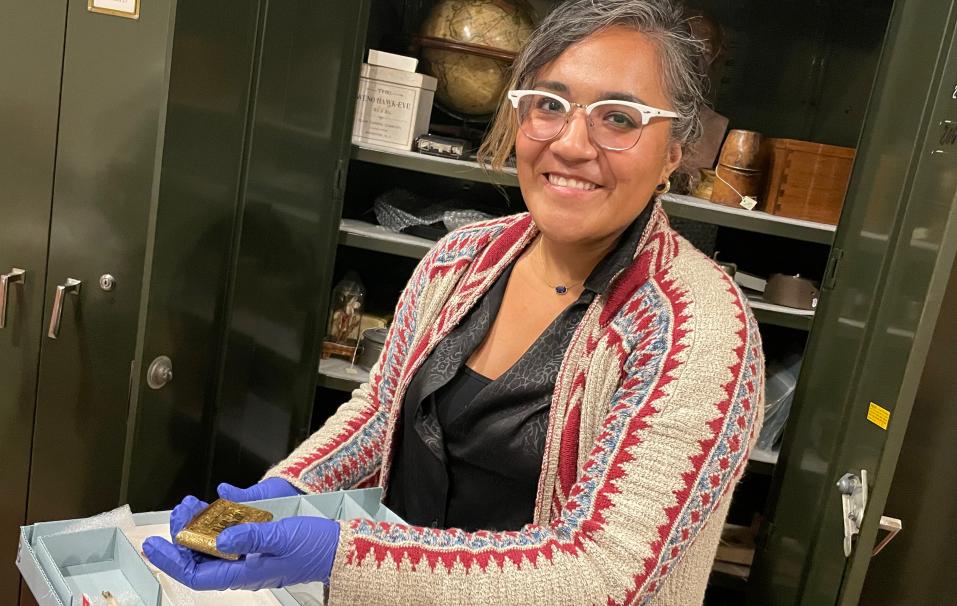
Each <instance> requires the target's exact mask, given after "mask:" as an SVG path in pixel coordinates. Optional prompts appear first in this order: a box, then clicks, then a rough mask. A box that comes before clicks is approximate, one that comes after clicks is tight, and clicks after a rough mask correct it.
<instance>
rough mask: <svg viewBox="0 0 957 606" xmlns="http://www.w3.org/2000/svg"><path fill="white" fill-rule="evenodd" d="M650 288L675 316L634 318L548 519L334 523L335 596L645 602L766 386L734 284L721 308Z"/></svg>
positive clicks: (754, 421)
mask: <svg viewBox="0 0 957 606" xmlns="http://www.w3.org/2000/svg"><path fill="white" fill-rule="evenodd" d="M656 288H658V292H659V294H660V298H661V300H662V301H664V303H663V306H664V307H668V306H669V305H670V306H671V308H670V311H668V312H663V319H662V318H659V319H658V320H657V321H655V322H643V323H641V330H642V331H643V332H642V333H641V334H640V335H639V336H638V338H637V339H636V341H637V345H636V346H635V348H634V349H633V351H631V353H629V354H628V357H627V362H626V364H625V366H624V369H623V374H624V376H623V379H622V382H621V384H620V387H619V388H618V390H617V392H616V393H615V395H614V397H613V399H612V402H611V406H610V409H609V412H608V414H607V416H606V417H605V418H604V420H603V424H602V429H601V432H600V433H599V435H598V436H597V438H596V440H595V442H594V445H593V448H592V450H591V451H590V454H589V456H588V457H587V459H586V461H585V463H584V464H583V465H582V466H581V468H580V469H579V472H578V476H577V480H576V482H575V484H574V485H573V486H572V487H571V490H570V492H569V493H568V498H567V500H565V502H564V503H563V504H562V506H561V510H560V513H559V514H558V515H557V516H556V517H555V518H554V519H553V521H552V522H551V523H550V524H548V525H547V526H543V525H527V526H525V527H523V528H522V529H521V530H519V531H515V532H491V531H478V532H464V531H461V530H457V529H449V530H438V529H432V528H422V527H414V526H407V525H402V524H388V523H373V522H371V521H368V520H353V521H343V522H340V524H341V533H340V543H339V548H338V551H337V554H336V559H335V564H334V567H333V573H332V578H331V582H330V603H331V604H342V603H357V604H411V603H417V604H418V603H423V604H465V603H484V604H546V603H547V604H586V603H587V604H597V603H602V604H618V603H645V602H647V601H648V600H651V599H653V598H654V596H655V595H656V594H657V592H658V590H659V589H660V588H661V587H662V585H663V583H664V581H665V580H666V579H667V577H668V574H669V572H670V571H671V570H673V569H674V568H675V567H677V565H678V564H679V562H680V561H681V558H682V556H683V555H684V554H685V553H686V552H687V550H688V548H689V546H690V545H691V544H692V543H693V542H694V541H695V538H696V536H697V535H698V534H699V531H701V530H702V528H703V527H704V525H705V524H706V522H707V521H708V519H709V516H710V515H711V514H712V513H713V512H715V510H717V509H718V508H719V502H722V503H723V499H725V498H730V492H731V491H732V488H733V486H734V484H735V482H736V480H737V479H738V478H739V476H740V475H741V473H742V472H743V470H744V467H745V466H746V464H747V459H748V450H749V448H750V445H751V444H752V443H753V440H754V438H755V437H756V434H757V429H758V427H759V425H760V423H761V418H762V414H763V413H762V409H763V394H764V379H763V377H764V374H763V373H764V367H763V357H762V353H761V344H760V338H759V336H758V331H757V324H756V322H755V321H754V318H753V316H752V315H751V313H750V311H749V310H748V309H747V306H746V304H745V303H744V301H743V300H742V297H741V295H740V293H739V292H738V291H737V290H736V289H734V288H733V287H729V288H727V289H726V290H724V291H723V293H722V296H721V298H722V301H721V304H722V305H723V306H724V307H721V308H720V309H719V310H718V312H717V315H715V314H714V313H711V312H710V311H708V310H709V309H711V307H712V306H711V305H710V304H709V305H708V306H707V308H705V306H699V309H698V310H697V313H696V310H695V309H693V307H694V305H693V303H691V304H689V303H688V300H689V298H691V299H693V297H689V296H686V293H672V294H670V295H669V294H668V293H667V292H666V291H667V290H668V288H669V287H668V285H660V284H658V285H656ZM652 307H653V306H652ZM647 308H648V306H646V307H644V308H643V309H644V311H645V312H647ZM709 314H710V316H709ZM716 517H718V516H716ZM719 523H720V521H719ZM704 574H705V575H706V574H707V570H705V571H704Z"/></svg>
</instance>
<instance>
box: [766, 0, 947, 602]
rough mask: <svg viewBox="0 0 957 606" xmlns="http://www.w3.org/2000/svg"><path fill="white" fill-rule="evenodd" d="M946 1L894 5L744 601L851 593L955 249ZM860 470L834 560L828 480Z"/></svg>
mask: <svg viewBox="0 0 957 606" xmlns="http://www.w3.org/2000/svg"><path fill="white" fill-rule="evenodd" d="M955 8H957V5H955V3H954V2H952V1H949V0H948V1H941V0H908V1H907V2H897V3H896V4H895V6H894V9H893V14H892V17H891V21H890V26H889V29H888V33H887V38H886V41H885V45H884V49H883V55H882V58H881V62H880V67H879V70H878V77H877V80H876V82H875V86H874V91H873V94H872V96H871V99H870V102H869V107H868V111H867V115H866V118H865V123H864V131H863V135H862V137H861V140H860V144H859V147H858V150H859V151H858V158H857V161H856V164H855V168H854V174H853V177H852V182H851V188H850V192H849V195H848V199H847V203H846V204H847V206H846V209H845V212H844V215H843V216H842V218H841V223H840V225H839V227H838V231H837V236H836V239H835V244H834V250H833V252H832V255H831V259H830V263H831V273H830V274H829V275H828V276H826V277H825V285H824V294H823V295H822V298H821V301H822V306H821V307H820V308H819V309H818V311H817V315H816V318H815V321H814V327H813V329H812V332H811V336H810V341H809V344H808V348H807V353H806V356H805V360H806V362H805V365H804V368H803V370H802V375H801V378H800V382H799V384H798V392H797V394H796V397H795V407H794V409H793V410H792V415H791V417H792V420H791V422H790V425H789V427H788V430H787V432H786V435H785V441H784V444H783V447H782V455H781V459H780V462H779V464H778V469H777V470H776V474H775V485H774V487H773V489H772V494H771V503H770V507H769V524H768V525H767V527H766V536H765V538H764V541H763V546H762V547H761V548H760V549H759V552H758V554H757V560H756V564H755V568H754V570H753V572H752V578H751V583H750V585H751V589H752V599H751V601H752V602H753V603H756V604H807V605H815V606H816V605H819V604H856V603H857V601H858V598H859V596H860V592H861V586H862V583H863V579H864V574H865V572H866V570H867V566H868V564H869V562H870V558H871V551H872V548H873V545H874V543H875V538H876V536H877V532H878V523H879V521H880V518H881V516H882V515H883V514H884V513H885V512H884V511H883V508H884V503H885V501H886V498H887V494H888V490H889V488H890V483H891V481H892V478H893V476H894V469H895V465H896V462H897V456H898V453H899V451H900V446H901V442H902V440H903V436H904V433H905V430H906V428H907V425H908V420H909V417H910V412H911V407H912V405H913V401H914V395H915V392H916V388H917V383H918V381H919V379H920V376H921V372H922V370H923V367H924V362H925V360H926V356H927V351H928V348H929V344H930V340H931V336H932V333H933V330H934V327H935V326H936V323H937V318H938V315H939V313H940V312H941V307H940V306H941V298H942V294H943V292H944V291H945V288H946V286H947V282H948V280H949V276H950V272H951V267H952V266H953V262H954V258H955V251H957V231H955V227H957V225H955V216H957V214H955V213H954V200H955V190H957V149H955V147H954V145H955V143H957V136H955V130H954V125H955V124H957V46H955V26H957V12H955ZM950 311H952V310H948V313H950ZM871 403H875V404H877V405H879V406H881V407H882V408H884V409H886V410H888V411H890V422H889V425H888V426H887V428H886V429H885V428H883V427H881V426H880V424H879V423H875V422H872V421H871V420H869V419H868V412H869V410H870V408H871ZM861 470H866V471H867V477H868V484H869V488H870V499H869V501H868V505H867V508H866V510H865V515H864V519H863V527H862V530H861V534H860V536H859V537H858V538H857V540H856V543H855V546H854V548H853V551H852V553H851V555H850V557H848V558H845V555H844V551H843V536H844V530H843V518H844V514H843V512H842V503H841V494H840V492H839V491H838V488H837V486H836V484H837V482H838V480H839V478H841V476H843V475H844V474H845V473H853V474H856V475H858V476H860V475H861ZM886 513H887V515H890V516H893V515H894V512H892V511H889V512H886ZM907 524H908V520H906V519H905V520H903V525H904V531H903V532H907ZM878 557H880V556H878ZM951 597H952V596H951Z"/></svg>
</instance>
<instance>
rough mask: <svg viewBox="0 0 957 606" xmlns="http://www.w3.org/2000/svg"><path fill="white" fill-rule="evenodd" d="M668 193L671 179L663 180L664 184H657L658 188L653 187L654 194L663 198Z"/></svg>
mask: <svg viewBox="0 0 957 606" xmlns="http://www.w3.org/2000/svg"><path fill="white" fill-rule="evenodd" d="M670 191H671V179H665V182H664V183H659V184H658V186H657V187H655V193H656V194H658V195H659V196H663V195H665V194H666V193H668V192H670Z"/></svg>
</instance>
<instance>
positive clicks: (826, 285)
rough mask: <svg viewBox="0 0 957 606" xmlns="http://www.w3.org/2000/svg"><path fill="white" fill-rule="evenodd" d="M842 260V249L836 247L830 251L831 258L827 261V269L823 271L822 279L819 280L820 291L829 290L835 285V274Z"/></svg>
mask: <svg viewBox="0 0 957 606" xmlns="http://www.w3.org/2000/svg"><path fill="white" fill-rule="evenodd" d="M843 258H844V251H843V250H842V249H840V248H837V247H834V248H832V249H831V256H830V257H829V258H828V260H827V269H825V270H824V279H823V280H821V288H822V289H826V290H831V289H833V288H834V285H835V284H837V272H838V269H840V265H841V259H843Z"/></svg>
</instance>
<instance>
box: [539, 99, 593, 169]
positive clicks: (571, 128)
mask: <svg viewBox="0 0 957 606" xmlns="http://www.w3.org/2000/svg"><path fill="white" fill-rule="evenodd" d="M588 120H589V118H588V116H587V115H586V114H585V112H584V110H582V111H578V110H577V109H576V110H573V111H572V114H571V115H570V116H569V117H568V124H566V125H565V130H563V131H562V133H561V134H560V135H559V136H558V138H557V139H555V140H554V141H553V142H552V145H551V149H552V152H553V153H555V154H557V155H559V156H561V157H562V158H564V159H566V160H569V161H579V162H580V161H584V160H593V159H595V158H597V157H598V148H597V147H596V146H595V144H594V142H592V140H591V136H590V135H589V133H588Z"/></svg>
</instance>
